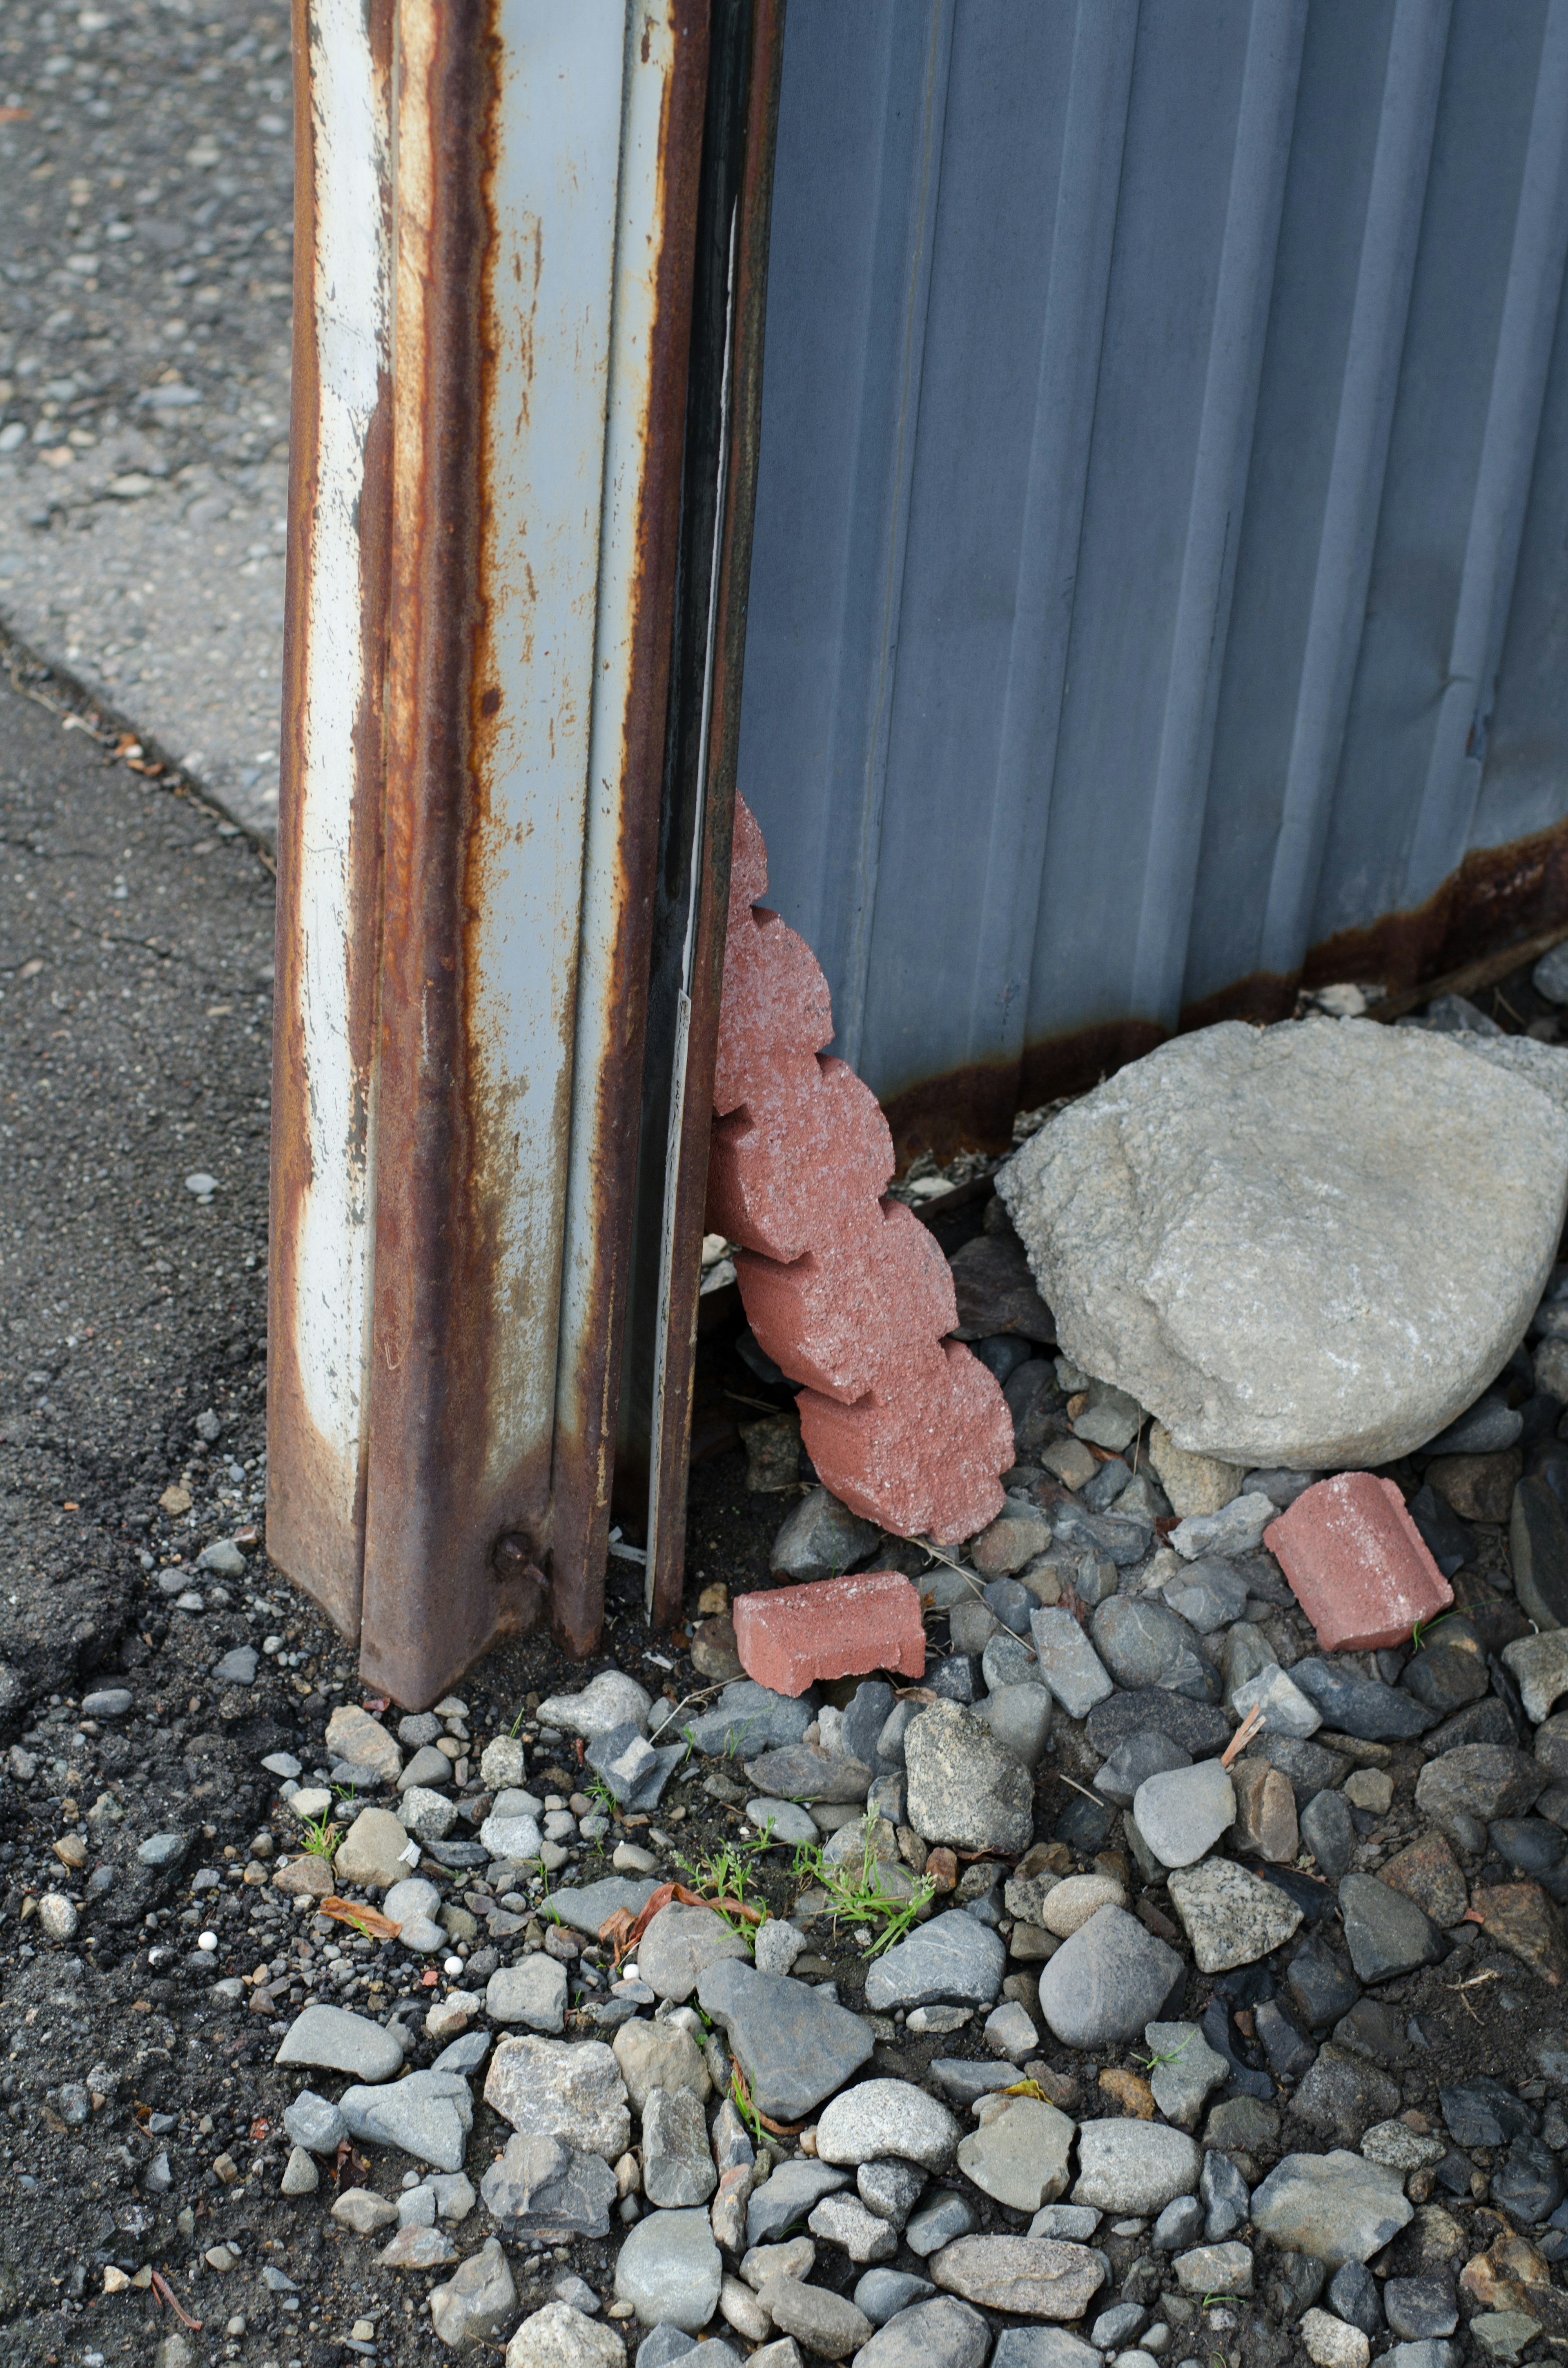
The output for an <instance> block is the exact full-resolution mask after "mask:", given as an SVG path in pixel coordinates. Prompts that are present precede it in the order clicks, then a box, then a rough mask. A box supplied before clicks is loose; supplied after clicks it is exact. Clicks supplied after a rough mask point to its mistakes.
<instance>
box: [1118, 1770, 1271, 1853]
mask: <svg viewBox="0 0 1568 2368" xmlns="http://www.w3.org/2000/svg"><path fill="white" fill-rule="evenodd" d="M1286 1797H1287V1798H1289V1795H1287V1796H1286ZM1235 1814H1236V1794H1235V1787H1234V1786H1233V1784H1232V1782H1231V1780H1230V1778H1229V1776H1228V1775H1227V1774H1226V1773H1225V1770H1223V1769H1222V1768H1221V1765H1220V1763H1219V1761H1218V1760H1217V1759H1200V1760H1199V1762H1198V1765H1197V1766H1196V1767H1195V1768H1172V1769H1168V1770H1165V1772H1164V1773H1163V1774H1161V1775H1158V1776H1150V1777H1147V1778H1146V1779H1145V1780H1144V1782H1142V1784H1140V1786H1139V1787H1138V1791H1137V1794H1136V1796H1135V1798H1134V1800H1133V1804H1132V1816H1133V1821H1134V1823H1135V1824H1136V1825H1137V1827H1138V1830H1139V1832H1140V1833H1141V1834H1142V1837H1143V1839H1144V1840H1145V1841H1146V1842H1147V1843H1148V1845H1149V1848H1150V1849H1151V1850H1153V1853H1154V1856H1155V1857H1156V1858H1157V1859H1158V1860H1159V1861H1160V1864H1161V1865H1162V1866H1191V1865H1193V1864H1194V1863H1195V1862H1196V1861H1197V1860H1199V1859H1200V1858H1202V1857H1203V1856H1204V1855H1205V1853H1206V1852H1207V1851H1209V1850H1212V1849H1213V1847H1214V1845H1215V1843H1216V1842H1217V1841H1218V1840H1219V1839H1220V1837H1221V1834H1222V1833H1223V1832H1224V1830H1225V1828H1226V1827H1227V1826H1228V1825H1230V1824H1231V1822H1232V1821H1233V1818H1234V1816H1235Z"/></svg>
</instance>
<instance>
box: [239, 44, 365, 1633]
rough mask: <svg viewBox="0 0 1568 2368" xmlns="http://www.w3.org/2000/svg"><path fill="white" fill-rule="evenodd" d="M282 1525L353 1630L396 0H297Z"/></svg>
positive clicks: (274, 1450)
mask: <svg viewBox="0 0 1568 2368" xmlns="http://www.w3.org/2000/svg"><path fill="white" fill-rule="evenodd" d="M294 45H295V61H296V63H295V76H294V89H295V128H296V142H295V154H296V158H297V165H296V173H295V206H296V237H295V256H294V275H295V302H294V352H293V386H292V398H291V432H290V503H289V507H290V532H289V558H288V591H287V606H286V621H285V668H284V716H283V735H282V744H281V745H282V750H283V782H282V795H281V800H280V810H279V820H278V875H279V876H278V959H277V974H278V980H277V984H278V996H277V1000H278V1027H277V1030H276V1034H275V1039H274V1053H273V1097H272V1100H273V1129H272V1178H271V1185H272V1211H273V1220H272V1255H271V1259H270V1266H269V1280H268V1338H269V1343H270V1347H269V1367H270V1372H269V1387H268V1392H267V1439H268V1456H267V1542H268V1546H269V1550H270V1552H271V1554H272V1556H273V1558H274V1560H275V1561H277V1562H278V1564H279V1565H281V1566H282V1567H283V1568H284V1569H286V1570H287V1571H288V1572H289V1574H290V1577H292V1578H294V1579H295V1580H296V1582H297V1583H298V1584H299V1585H300V1586H301V1587H302V1588H305V1589H306V1591H307V1592H308V1593H309V1594H311V1595H312V1596H313V1597H314V1598H315V1600H317V1601H318V1602H319V1603H320V1604H321V1605H322V1607H323V1609H324V1611H326V1612H327V1613H328V1614H329V1616H330V1617H331V1618H332V1620H333V1621H334V1622H335V1623H336V1625H337V1626H338V1627H339V1628H340V1629H342V1630H343V1632H344V1633H345V1634H347V1635H350V1636H352V1635H354V1634H357V1632H358V1624H359V1607H360V1583H361V1560H362V1553H363V1524H364V1507H365V1476H366V1465H367V1422H368V1403H367V1399H368V1373H367V1363H368V1359H369V1304H370V1262H371V1212H372V1209H373V1202H374V1178H375V1156H376V1142H375V1103H376V1096H375V1069H376V1044H375V1031H376V1009H377V961H378V951H379V948H378V917H379V892H380V865H381V769H382V747H381V698H382V661H383V647H382V643H383V633H384V623H385V613H386V562H387V530H388V525H389V508H390V484H389V477H388V461H389V453H388V445H389V438H390V425H391V390H390V376H389V372H390V354H389V337H390V322H389V300H390V290H389V283H388V272H389V255H390V218H389V217H390V193H389V187H388V174H389V159H388V147H389V104H390V100H389V91H390V82H391V51H392V7H391V0H296V5H295V11H294Z"/></svg>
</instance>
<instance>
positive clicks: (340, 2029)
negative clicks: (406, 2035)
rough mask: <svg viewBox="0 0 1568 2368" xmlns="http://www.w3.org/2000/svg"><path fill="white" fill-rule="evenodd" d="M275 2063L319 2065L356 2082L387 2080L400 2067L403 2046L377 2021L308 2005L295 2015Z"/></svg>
mask: <svg viewBox="0 0 1568 2368" xmlns="http://www.w3.org/2000/svg"><path fill="white" fill-rule="evenodd" d="M272 2060H273V2062H274V2063H275V2064H319V2065H320V2066H323V2067H324V2069H325V2070H326V2071H328V2072H347V2073H349V2074H350V2075H351V2076H352V2077H353V2078H355V2079H356V2080H390V2079H391V2078H392V2074H393V2073H394V2072H398V2071H401V2070H402V2068H403V2044H402V2042H401V2041H400V2040H398V2039H396V2038H394V2037H393V2035H392V2032H390V2031H387V2030H384V2029H383V2028H382V2026H381V2024H380V2023H379V2022H370V2021H368V2020H367V2018H366V2017H365V2016H364V2015H362V2014H350V2013H349V2011H348V2009H347V2007H341V2006H308V2007H306V2008H305V2009H304V2011H303V2013H302V2014H299V2015H296V2016H295V2018H294V2021H292V2022H291V2023H290V2026H289V2029H288V2031H287V2032H286V2033H285V2035H284V2040H283V2044H282V2046H281V2047H280V2048H279V2049H278V2053H277V2055H275V2056H274V2057H273V2059H272Z"/></svg>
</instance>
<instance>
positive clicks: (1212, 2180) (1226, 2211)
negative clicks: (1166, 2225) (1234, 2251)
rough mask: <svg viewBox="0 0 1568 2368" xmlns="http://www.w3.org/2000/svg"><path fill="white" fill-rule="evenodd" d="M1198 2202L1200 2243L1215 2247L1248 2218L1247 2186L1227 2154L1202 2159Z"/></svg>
mask: <svg viewBox="0 0 1568 2368" xmlns="http://www.w3.org/2000/svg"><path fill="white" fill-rule="evenodd" d="M1198 2200H1199V2203H1201V2204H1202V2206H1203V2241H1204V2243H1205V2244H1206V2245H1217V2244H1219V2243H1221V2240H1222V2239H1223V2238H1224V2237H1231V2236H1233V2235H1234V2234H1235V2232H1236V2230H1237V2229H1238V2228H1239V2227H1240V2226H1241V2225H1242V2223H1243V2221H1244V2219H1245V2218H1246V2216H1247V2204H1248V2201H1249V2199H1248V2195H1247V2183H1246V2180H1244V2178H1243V2177H1242V2175H1241V2172H1240V2171H1239V2170H1238V2169H1236V2166H1235V2164H1234V2163H1233V2161H1232V2160H1231V2157H1230V2156H1229V2155H1228V2154H1216V2153H1214V2152H1213V2151H1212V2150H1210V2152H1209V2153H1207V2154H1206V2155H1205V2156H1204V2157H1203V2169H1202V2170H1201V2172H1200V2173H1199V2180H1198Z"/></svg>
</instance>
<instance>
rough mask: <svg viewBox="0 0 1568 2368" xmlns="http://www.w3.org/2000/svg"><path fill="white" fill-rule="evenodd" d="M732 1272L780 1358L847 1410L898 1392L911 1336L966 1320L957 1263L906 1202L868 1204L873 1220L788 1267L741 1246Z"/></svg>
mask: <svg viewBox="0 0 1568 2368" xmlns="http://www.w3.org/2000/svg"><path fill="white" fill-rule="evenodd" d="M735 1275H736V1280H737V1281H739V1283H740V1286H741V1301H742V1304H743V1305H744V1308H745V1311H746V1317H747V1321H748V1322H749V1323H750V1325H751V1328H752V1330H753V1331H754V1332H755V1333H756V1337H757V1339H758V1340H759V1341H760V1342H761V1344H762V1346H763V1348H764V1349H766V1350H767V1354H768V1355H769V1356H770V1357H771V1358H772V1359H773V1361H774V1363H775V1364H776V1365H778V1368H779V1370H780V1371H781V1372H785V1373H787V1374H788V1375H789V1377H790V1380H791V1381H792V1382H803V1383H805V1385H806V1387H807V1388H808V1389H813V1390H820V1391H821V1392H822V1393H823V1395H824V1396H825V1397H830V1398H837V1399H838V1400H839V1401H840V1402H841V1403H842V1404H844V1405H846V1406H849V1405H852V1404H853V1403H854V1401H855V1400H856V1399H857V1398H862V1397H865V1396H866V1395H867V1394H868V1393H869V1392H870V1391H873V1390H883V1391H886V1390H888V1389H891V1388H892V1387H893V1386H894V1385H895V1383H896V1382H897V1380H898V1376H899V1374H900V1372H901V1371H902V1370H903V1368H904V1367H905V1366H906V1365H907V1363H908V1360H909V1344H910V1341H911V1339H912V1338H915V1339H924V1340H937V1339H940V1338H941V1336H942V1334H943V1333H944V1332H950V1331H951V1330H952V1328H953V1326H954V1325H955V1324H956V1323H957V1322H958V1320H959V1316H958V1303H957V1301H956V1300H955V1298H954V1296H953V1277H952V1269H951V1268H950V1267H949V1264H948V1261H947V1259H946V1258H944V1257H943V1256H942V1253H941V1251H940V1249H939V1248H938V1247H937V1243H936V1241H935V1239H934V1238H933V1236H932V1234H931V1231H930V1228H929V1227H928V1226H926V1225H923V1224H921V1222H920V1220H919V1218H918V1217H917V1216H915V1214H914V1212H912V1211H911V1210H909V1209H906V1208H905V1207H904V1205H903V1202H902V1201H873V1202H871V1204H870V1216H869V1221H862V1222H860V1223H859V1224H857V1225H856V1226H855V1228H854V1230H853V1231H850V1230H848V1229H846V1231H845V1232H844V1233H843V1235H840V1237H839V1239H838V1240H837V1241H835V1242H832V1243H830V1244H828V1246H827V1247H825V1248H824V1249H821V1250H808V1251H807V1252H806V1255H805V1257H804V1258H796V1259H795V1261H794V1262H793V1264H792V1265H790V1266H780V1265H779V1264H778V1261H777V1260H776V1259H774V1258H756V1257H755V1256H754V1255H753V1254H752V1253H751V1252H750V1251H748V1250H742V1251H740V1252H739V1253H738V1254H737V1256H736V1258H735Z"/></svg>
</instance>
